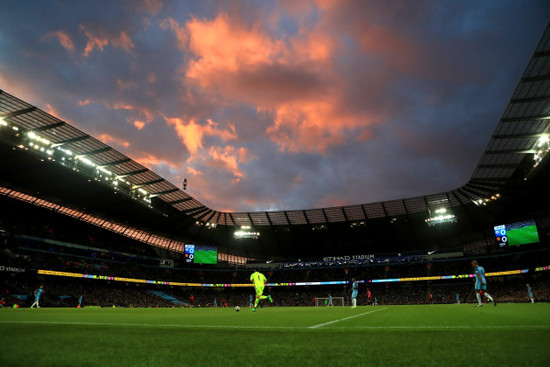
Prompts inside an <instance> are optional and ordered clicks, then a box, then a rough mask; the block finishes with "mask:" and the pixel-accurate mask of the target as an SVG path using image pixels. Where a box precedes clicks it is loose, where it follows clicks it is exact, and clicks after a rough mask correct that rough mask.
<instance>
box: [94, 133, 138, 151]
mask: <svg viewBox="0 0 550 367" xmlns="http://www.w3.org/2000/svg"><path fill="white" fill-rule="evenodd" d="M98 139H99V140H101V141H102V142H104V143H105V144H116V145H119V146H123V147H125V148H128V147H129V146H130V142H128V141H125V140H123V139H120V138H116V137H114V136H112V135H110V134H100V135H98Z"/></svg>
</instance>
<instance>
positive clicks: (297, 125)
mask: <svg viewBox="0 0 550 367" xmlns="http://www.w3.org/2000/svg"><path fill="white" fill-rule="evenodd" d="M170 24H171V28H172V30H174V31H175V32H176V33H177V34H178V35H179V36H178V39H179V40H184V41H181V42H180V47H182V48H185V47H187V50H188V51H190V52H191V53H193V55H194V56H195V57H194V58H193V59H191V60H190V61H189V63H188V64H187V66H186V69H185V81H186V82H187V83H192V84H195V85H196V86H198V87H199V92H200V93H202V95H203V96H204V97H205V98H207V96H208V95H210V96H212V95H215V96H217V98H220V99H222V100H225V101H239V102H241V103H242V102H246V103H248V104H250V105H252V106H254V107H255V108H256V109H257V110H258V111H259V112H261V113H268V114H269V115H271V116H272V119H273V120H272V126H269V127H268V128H267V129H266V133H267V135H268V136H269V137H270V138H271V140H272V142H273V143H275V144H277V145H278V146H279V148H280V150H282V151H288V152H291V153H299V152H320V153H323V152H324V151H325V150H326V149H327V148H328V147H330V146H331V145H335V144H342V143H344V142H345V140H346V138H349V134H347V133H346V132H347V131H351V130H354V129H358V128H359V129H360V130H363V129H365V128H367V127H368V126H370V125H371V124H373V123H376V122H377V121H378V120H379V119H380V118H379V116H376V114H375V113H368V114H367V113H364V111H354V110H352V109H349V108H345V107H350V106H349V105H346V102H345V101H344V98H345V96H346V85H345V81H342V80H341V79H340V78H339V76H338V75H337V73H336V69H335V67H334V63H335V61H336V60H335V50H336V43H337V40H336V39H335V38H334V37H331V36H330V35H328V34H327V33H325V32H317V31H315V30H312V29H307V28H303V29H300V31H299V33H298V34H297V35H296V36H293V37H290V38H289V39H288V40H285V39H282V38H276V37H274V36H273V35H269V34H268V32H267V31H266V30H265V29H262V28H261V27H260V25H259V24H252V25H250V26H246V25H245V24H241V23H239V21H238V19H233V18H231V17H230V16H229V15H228V14H226V13H221V14H219V15H218V16H217V17H216V18H215V19H212V20H208V19H198V18H192V19H191V20H190V21H188V22H187V23H186V24H185V26H184V27H181V26H179V25H177V24H175V22H174V21H173V20H171V21H170ZM186 45H187V46H186ZM227 103H230V102H227ZM359 135H360V136H362V137H363V140H364V139H365V137H368V136H370V134H369V133H365V132H362V133H361V134H359Z"/></svg>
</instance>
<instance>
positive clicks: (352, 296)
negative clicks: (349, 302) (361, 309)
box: [351, 289, 357, 298]
mask: <svg viewBox="0 0 550 367" xmlns="http://www.w3.org/2000/svg"><path fill="white" fill-rule="evenodd" d="M351 298H357V289H354V290H353V292H351Z"/></svg>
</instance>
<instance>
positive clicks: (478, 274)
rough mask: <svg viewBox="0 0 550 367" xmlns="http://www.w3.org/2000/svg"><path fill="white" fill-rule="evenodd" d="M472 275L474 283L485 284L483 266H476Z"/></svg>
mask: <svg viewBox="0 0 550 367" xmlns="http://www.w3.org/2000/svg"><path fill="white" fill-rule="evenodd" d="M474 274H475V275H476V283H477V282H480V283H487V281H486V280H485V269H483V266H479V265H478V266H476V267H475V268H474ZM480 278H481V281H480Z"/></svg>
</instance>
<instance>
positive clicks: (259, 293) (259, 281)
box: [250, 269, 273, 312]
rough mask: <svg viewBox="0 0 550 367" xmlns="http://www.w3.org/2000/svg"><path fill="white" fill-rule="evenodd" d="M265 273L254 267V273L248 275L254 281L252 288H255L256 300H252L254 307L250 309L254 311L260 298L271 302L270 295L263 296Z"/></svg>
mask: <svg viewBox="0 0 550 367" xmlns="http://www.w3.org/2000/svg"><path fill="white" fill-rule="evenodd" d="M266 280H267V279H266V278H265V275H263V274H262V273H260V272H259V271H258V270H256V269H254V273H252V275H251V276H250V281H251V282H252V283H254V289H256V301H255V302H254V307H253V308H252V311H254V312H256V308H257V307H258V304H259V303H260V301H261V300H262V299H266V298H267V299H268V300H269V302H271V303H273V299H271V296H264V295H263V293H264V287H265V282H266Z"/></svg>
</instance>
